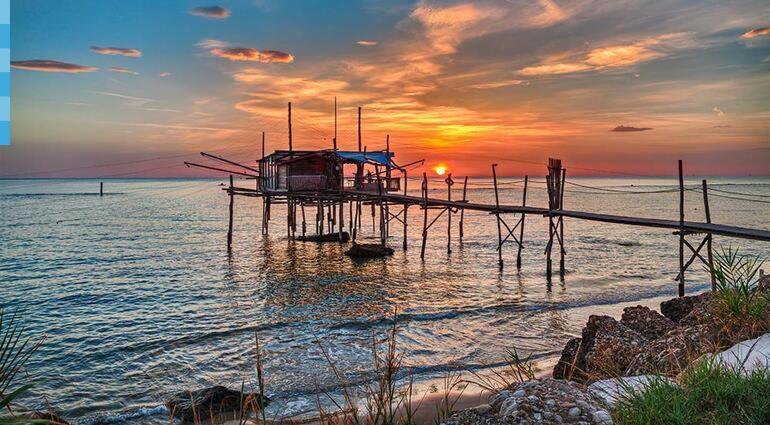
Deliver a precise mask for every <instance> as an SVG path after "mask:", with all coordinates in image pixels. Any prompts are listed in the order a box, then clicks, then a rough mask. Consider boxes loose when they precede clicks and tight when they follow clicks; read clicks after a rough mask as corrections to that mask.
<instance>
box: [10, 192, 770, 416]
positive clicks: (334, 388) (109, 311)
mask: <svg viewBox="0 0 770 425" xmlns="http://www.w3.org/2000/svg"><path fill="white" fill-rule="evenodd" d="M571 180H572V181H573V182H575V183H578V184H581V185H585V186H591V187H601V188H602V189H601V190H597V189H590V188H586V187H582V186H574V185H570V186H567V188H566V193H565V208H567V209H575V210H587V211H594V212H604V213H610V214H626V215H634V216H643V217H656V218H668V219H678V193H677V192H676V191H675V190H672V189H676V181H675V180H674V179H631V178H601V179H599V178H597V179H588V178H576V179H571ZM223 181H224V180H182V179H168V180H106V181H105V191H106V194H105V196H103V197H100V196H98V189H99V182H98V181H96V180H3V181H0V220H1V221H2V226H1V227H0V238H1V240H2V247H1V248H0V249H2V257H1V258H0V282H2V295H1V296H0V305H1V306H2V307H3V308H5V309H6V310H14V309H15V308H22V309H23V311H24V312H25V316H26V323H27V325H28V329H29V333H30V334H32V335H37V336H39V335H45V336H46V340H45V342H44V344H43V345H42V347H41V349H40V351H39V352H38V353H37V354H36V355H35V356H34V358H33V359H32V361H31V362H30V363H29V365H28V371H27V372H28V373H29V376H30V379H31V380H33V381H34V382H35V387H34V389H33V391H32V392H31V393H30V394H29V395H28V396H27V397H25V398H24V399H23V400H22V404H24V405H26V406H28V407H41V405H42V403H41V402H40V399H41V397H40V396H42V395H45V396H46V397H47V400H48V402H50V404H51V405H52V406H54V407H55V408H57V409H60V410H61V411H62V412H63V414H64V416H65V417H66V418H68V419H71V420H72V421H73V422H74V423H82V424H97V423H168V417H167V412H165V410H164V409H163V408H162V407H160V406H161V404H162V400H163V399H164V398H165V397H167V396H168V395H170V394H173V393H175V392H178V391H185V390H191V389H196V388H199V387H203V386H210V385H216V384H222V385H227V386H230V387H232V388H238V387H240V385H241V383H242V382H244V381H245V382H246V385H247V386H248V385H249V383H250V382H253V381H254V379H255V376H254V373H255V372H254V364H255V336H257V335H258V336H259V339H260V342H261V345H262V347H263V349H264V351H265V358H264V367H265V374H266V384H267V392H268V394H269V395H270V396H271V397H272V398H273V399H274V402H273V404H271V406H270V407H269V409H268V416H269V417H273V416H283V415H290V414H302V413H307V412H312V411H314V410H315V406H316V397H315V394H316V391H317V389H321V390H322V391H325V392H328V393H329V394H330V395H332V396H339V391H340V383H339V381H338V379H337V378H335V377H334V375H333V373H332V371H331V370H330V368H329V366H328V364H327V361H326V360H325V359H324V356H323V353H322V350H321V349H320V348H319V343H320V344H321V345H322V346H323V347H324V349H326V350H327V351H328V353H329V355H330V356H331V358H332V359H333V360H334V362H335V364H336V366H337V367H338V368H339V369H340V370H342V371H344V373H345V376H346V379H347V380H348V381H349V382H351V383H354V384H355V383H359V382H363V381H364V380H366V379H367V377H368V376H371V375H370V371H371V367H372V366H371V365H372V361H371V357H372V354H371V343H372V338H373V336H374V337H379V336H384V335H385V333H386V332H387V330H388V327H389V321H388V319H389V318H390V317H392V312H393V310H394V309H395V308H397V309H398V311H399V347H400V348H401V349H403V350H404V351H405V372H408V373H410V374H413V376H414V378H415V380H417V381H418V382H427V381H430V380H434V379H436V378H439V377H441V376H443V375H444V374H446V373H447V372H448V371H455V370H460V371H462V370H479V369H484V368H487V367H491V366H494V365H498V364H500V362H501V360H502V358H503V356H504V353H505V350H506V349H510V348H513V347H515V348H516V349H517V350H519V352H521V353H523V354H532V355H533V356H534V357H535V358H544V357H548V356H553V355H554V354H556V353H558V351H559V350H560V349H561V348H562V346H563V344H564V343H565V342H566V340H567V339H569V338H571V337H573V336H574V335H577V334H579V333H580V329H581V328H582V326H583V324H584V323H582V321H577V320H572V319H571V318H573V317H574V312H575V311H578V310H579V311H581V312H584V313H586V312H587V313H590V312H591V311H594V310H596V311H600V310H601V311H606V310H607V308H608V307H609V308H610V309H611V307H612V306H613V305H617V304H620V303H624V302H636V301H639V302H643V301H644V300H648V299H650V298H655V297H661V296H673V295H675V294H676V283H675V282H674V280H673V279H674V277H675V275H676V272H677V268H678V239H677V237H675V236H674V235H672V234H671V231H670V230H663V229H649V228H641V227H631V226H622V225H611V224H605V223H595V222H587V221H580V220H574V219H565V242H566V250H567V259H566V269H567V271H566V275H565V277H564V279H563V280H561V279H559V277H558V273H555V275H554V280H553V284H552V285H551V286H550V287H549V286H548V285H547V284H546V277H545V256H544V254H543V249H544V247H545V244H546V241H547V237H548V231H547V229H548V228H547V220H546V219H544V218H543V217H538V216H527V218H526V228H525V236H524V243H525V249H524V251H523V266H522V269H521V270H520V271H517V270H516V267H515V263H516V249H515V247H514V246H513V245H506V246H505V248H504V259H505V262H506V266H505V268H504V270H503V271H502V272H500V271H499V270H498V267H497V252H496V251H495V247H496V244H497V227H496V226H495V220H494V217H493V216H490V215H489V214H485V213H478V212H470V211H469V212H466V215H465V237H464V240H463V243H462V244H460V243H459V240H458V229H457V223H458V222H459V214H457V215H454V216H453V224H454V228H453V229H452V231H453V240H452V244H453V246H452V253H451V254H448V253H447V249H446V232H447V229H446V220H445V218H443V217H442V218H440V219H439V220H438V221H437V222H436V224H435V225H434V227H432V228H431V230H430V232H429V238H428V246H427V250H426V258H425V261H424V262H423V261H421V260H420V257H419V245H420V233H421V222H422V211H421V210H420V209H419V208H417V207H412V208H410V211H409V224H410V227H409V231H408V242H409V249H408V250H407V251H406V252H404V251H402V250H401V249H400V247H401V231H402V227H401V225H400V224H396V223H395V222H394V224H393V225H392V229H391V238H390V239H389V244H390V245H391V246H393V247H394V248H396V253H395V255H394V256H393V257H391V258H388V259H383V260H373V261H368V262H355V261H352V260H351V259H349V258H347V257H346V256H344V255H342V253H343V251H344V250H345V249H346V247H345V246H340V245H338V244H324V245H317V244H313V243H302V242H292V241H289V240H287V238H286V225H285V206H280V205H279V206H275V207H274V210H273V219H272V221H271V227H270V234H269V235H268V236H262V235H261V232H260V223H261V218H260V213H261V206H260V202H261V201H259V200H257V199H255V198H244V197H237V198H236V200H235V226H234V228H235V230H234V244H233V250H232V252H231V253H230V254H228V252H227V250H226V245H225V243H226V232H227V202H228V199H227V196H226V195H225V194H224V192H223V191H222V190H221V186H220V184H221V183H222V182H223ZM518 181H519V179H518V178H510V179H502V180H501V192H500V193H501V202H502V203H506V204H508V203H512V204H519V203H520V202H521V184H520V183H518ZM709 182H710V185H711V186H710V187H711V188H712V189H713V190H714V191H712V192H711V193H710V195H711V196H710V204H711V215H712V221H713V222H715V223H724V224H733V225H739V226H746V227H756V228H763V229H768V228H770V208H768V206H770V205H768V203H769V202H770V179H768V178H751V179H737V178H736V179H726V178H709ZM470 183H471V185H470V186H469V190H468V199H469V200H471V201H474V202H486V203H492V202H494V193H493V191H492V190H491V185H490V181H489V180H485V179H471V181H470ZM238 184H241V185H250V184H252V183H249V182H247V181H241V182H239V183H238ZM686 184H687V185H688V187H699V185H700V180H699V179H695V178H690V179H687V181H686ZM410 186H413V187H415V188H417V189H418V188H419V183H418V182H410ZM716 190H719V192H718V191H716ZM617 191H631V192H655V193H622V192H617ZM460 192H461V184H460V183H458V184H456V185H455V186H454V188H453V198H454V199H457V198H458V197H460ZM728 192H732V193H728ZM430 193H431V196H432V197H445V196H446V188H445V187H443V186H442V185H441V183H440V181H436V182H432V184H431V192H430ZM736 193H738V194H736ZM415 194H416V193H415ZM725 196H727V197H725ZM528 198H529V199H528V204H529V205H535V206H544V205H545V203H546V196H545V190H544V186H543V184H541V183H538V182H537V181H534V182H532V183H531V185H530V190H529V193H528ZM735 198H738V199H735ZM394 208H395V209H396V210H398V208H397V207H394ZM364 211H365V213H364V215H363V217H362V223H363V230H362V235H363V236H364V237H366V238H371V239H372V241H375V238H376V234H375V232H374V231H373V228H372V221H371V215H370V213H369V210H364ZM307 212H308V217H311V216H312V215H313V214H314V211H313V209H312V208H311V209H309V210H308V211H307ZM347 212H348V211H347V209H346V211H345V214H346V215H347ZM435 213H436V212H435V211H431V216H432V215H433V214H435ZM686 215H687V219H688V220H703V206H702V198H701V194H700V193H699V192H697V191H695V190H693V191H688V192H687V195H686ZM516 218H517V217H515V216H512V215H511V216H506V217H505V219H506V221H507V222H508V223H509V224H510V225H513V224H514V223H515V221H516ZM346 221H347V218H346ZM308 229H314V225H313V224H312V223H309V225H308ZM310 231H311V232H312V230H310ZM696 242H699V241H696ZM715 242H716V245H715V247H716V249H719V247H720V246H732V247H738V248H740V249H741V250H742V252H744V253H746V254H751V255H760V256H763V257H765V258H770V244H768V243H765V242H752V241H741V240H731V239H728V238H723V237H715ZM554 266H555V269H556V268H557V267H558V261H555V262H554ZM708 287H709V283H708V277H707V275H706V273H705V272H704V271H703V269H702V266H700V265H698V264H697V263H696V265H695V266H694V267H693V268H692V271H691V272H689V273H688V274H687V291H688V292H697V291H702V290H705V289H707V288H708ZM324 403H327V402H324Z"/></svg>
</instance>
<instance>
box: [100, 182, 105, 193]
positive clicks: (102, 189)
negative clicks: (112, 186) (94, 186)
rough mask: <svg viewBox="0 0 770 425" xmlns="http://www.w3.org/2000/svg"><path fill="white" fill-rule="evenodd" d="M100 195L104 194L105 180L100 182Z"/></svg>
mask: <svg viewBox="0 0 770 425" xmlns="http://www.w3.org/2000/svg"><path fill="white" fill-rule="evenodd" d="M99 196H104V182H99Z"/></svg>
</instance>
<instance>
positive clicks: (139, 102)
mask: <svg viewBox="0 0 770 425" xmlns="http://www.w3.org/2000/svg"><path fill="white" fill-rule="evenodd" d="M89 93H91V94H98V95H100V96H108V97H117V98H118V99H123V100H126V101H127V103H128V104H129V105H131V106H135V107H142V106H144V105H146V104H148V103H151V102H154V101H155V100H154V99H149V98H146V97H136V96H129V95H126V94H120V93H112V92H105V91H90V92H89Z"/></svg>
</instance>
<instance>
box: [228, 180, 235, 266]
mask: <svg viewBox="0 0 770 425" xmlns="http://www.w3.org/2000/svg"><path fill="white" fill-rule="evenodd" d="M228 192H229V195H230V209H229V210H230V219H229V221H228V222H227V251H228V252H229V251H230V250H231V249H232V246H233V198H234V195H235V192H234V191H233V176H232V174H231V175H230V190H229V191H228Z"/></svg>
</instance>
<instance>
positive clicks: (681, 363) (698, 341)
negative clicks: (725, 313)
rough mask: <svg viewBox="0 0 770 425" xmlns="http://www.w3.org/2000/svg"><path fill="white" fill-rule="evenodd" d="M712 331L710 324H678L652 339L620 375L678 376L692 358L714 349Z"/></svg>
mask: <svg viewBox="0 0 770 425" xmlns="http://www.w3.org/2000/svg"><path fill="white" fill-rule="evenodd" d="M712 334H713V332H712V330H711V328H710V327H709V325H698V326H693V327H677V328H675V329H674V330H672V331H670V332H668V333H667V334H665V335H663V336H662V337H661V338H658V339H656V340H655V341H652V342H650V343H649V344H648V345H647V346H646V347H645V348H644V350H642V351H641V352H639V353H638V354H636V355H635V357H634V358H633V360H632V361H631V362H630V364H629V365H628V368H627V369H626V370H625V373H622V374H620V375H644V374H671V375H676V374H678V373H679V372H681V371H682V370H683V369H684V368H686V367H687V366H688V365H689V364H690V363H691V362H692V361H693V360H695V359H697V358H698V357H700V356H701V355H703V354H705V353H708V352H711V350H713V348H714V344H713V342H712Z"/></svg>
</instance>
